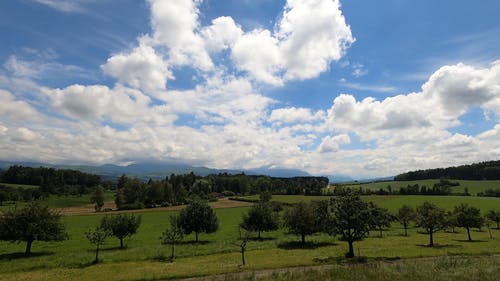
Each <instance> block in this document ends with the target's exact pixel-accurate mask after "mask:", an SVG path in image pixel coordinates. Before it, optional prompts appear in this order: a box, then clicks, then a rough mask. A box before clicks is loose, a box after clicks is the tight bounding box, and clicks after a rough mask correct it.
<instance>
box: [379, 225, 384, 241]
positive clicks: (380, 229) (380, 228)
mask: <svg viewBox="0 0 500 281" xmlns="http://www.w3.org/2000/svg"><path fill="white" fill-rule="evenodd" d="M379 231H380V238H382V237H383V234H382V227H379Z"/></svg>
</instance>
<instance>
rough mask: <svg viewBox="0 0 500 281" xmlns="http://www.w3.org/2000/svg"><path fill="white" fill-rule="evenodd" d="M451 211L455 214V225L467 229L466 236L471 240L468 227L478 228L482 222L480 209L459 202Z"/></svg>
mask: <svg viewBox="0 0 500 281" xmlns="http://www.w3.org/2000/svg"><path fill="white" fill-rule="evenodd" d="M453 213H454V214H455V215H456V220H457V226H458V227H463V228H465V229H467V238H468V240H469V241H472V238H471V236H470V228H471V227H477V228H480V227H482V226H483V224H484V220H483V217H482V216H481V210H479V209H478V208H475V207H472V206H469V205H468V204H460V205H458V206H455V208H454V210H453Z"/></svg>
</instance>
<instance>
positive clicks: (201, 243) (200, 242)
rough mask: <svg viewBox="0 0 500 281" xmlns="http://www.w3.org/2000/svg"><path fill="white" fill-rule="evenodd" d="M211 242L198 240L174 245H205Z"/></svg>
mask: <svg viewBox="0 0 500 281" xmlns="http://www.w3.org/2000/svg"><path fill="white" fill-rule="evenodd" d="M211 242H212V241H208V240H199V241H198V242H196V240H189V241H181V242H177V243H176V245H206V244H208V243H211Z"/></svg>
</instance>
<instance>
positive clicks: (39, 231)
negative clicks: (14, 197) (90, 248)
mask: <svg viewBox="0 0 500 281" xmlns="http://www.w3.org/2000/svg"><path fill="white" fill-rule="evenodd" d="M67 238H68V234H67V233H66V230H65V227H64V225H63V224H62V223H61V214H60V213H59V212H57V211H53V210H50V209H49V207H48V206H42V205H40V203H38V202H36V201H35V202H31V203H29V204H28V205H26V207H24V208H22V209H17V208H15V209H11V210H7V211H4V213H3V215H0V240H4V241H12V242H15V241H18V242H21V241H23V242H26V250H25V252H24V254H25V255H26V256H29V255H30V254H31V245H32V244H33V242H34V241H37V240H38V241H63V240H66V239H67Z"/></svg>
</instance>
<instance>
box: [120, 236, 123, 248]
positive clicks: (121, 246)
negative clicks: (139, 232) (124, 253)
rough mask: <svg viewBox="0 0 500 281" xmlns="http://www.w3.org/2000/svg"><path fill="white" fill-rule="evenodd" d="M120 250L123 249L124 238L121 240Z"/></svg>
mask: <svg viewBox="0 0 500 281" xmlns="http://www.w3.org/2000/svg"><path fill="white" fill-rule="evenodd" d="M120 249H123V238H120Z"/></svg>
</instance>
